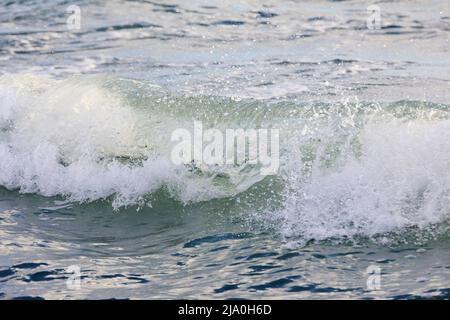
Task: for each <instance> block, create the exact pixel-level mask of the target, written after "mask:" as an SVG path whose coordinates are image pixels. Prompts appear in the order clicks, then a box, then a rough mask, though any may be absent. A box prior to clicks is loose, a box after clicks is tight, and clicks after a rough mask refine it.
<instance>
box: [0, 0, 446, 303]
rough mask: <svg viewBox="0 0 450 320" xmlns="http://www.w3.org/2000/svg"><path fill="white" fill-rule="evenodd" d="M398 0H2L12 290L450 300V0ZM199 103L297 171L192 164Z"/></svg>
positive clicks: (1, 174) (1, 141)
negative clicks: (179, 156)
mask: <svg viewBox="0 0 450 320" xmlns="http://www.w3.org/2000/svg"><path fill="white" fill-rule="evenodd" d="M71 4H76V5H78V6H79V7H80V8H81V29H80V30H68V29H67V25H66V19H67V17H68V16H67V13H66V9H67V7H68V6H69V5H71ZM378 6H379V8H380V12H381V26H382V28H381V29H379V30H369V29H367V25H366V19H367V18H368V16H369V13H368V12H367V4H366V3H364V2H363V1H342V2H341V1H339V2H334V1H301V2H299V1H264V2H259V1H243V2H241V3H239V4H237V3H235V2H233V1H189V2H185V1H170V2H159V1H107V2H106V1H105V2H103V1H73V2H68V1H59V2H58V1H18V2H14V1H4V0H1V1H0V71H1V76H0V110H1V113H0V128H1V134H0V184H1V186H2V189H1V190H0V243H1V246H0V298H5V299H11V298H20V297H22V298H23V297H28V298H31V297H42V298H46V299H62V298H67V299H69V298H94V299H98V298H274V299H281V298H293V299H299V298H313V299H316V298H375V299H376V298H418V297H427V298H430V297H435V298H447V299H448V297H449V290H450V241H449V235H450V234H449V226H448V222H449V212H450V204H449V203H450V182H449V181H450V180H449V179H450V166H449V164H450V161H449V160H450V142H449V141H448V136H449V134H450V108H449V102H450V90H449V89H450V78H449V75H450V54H449V52H450V42H449V39H450V3H449V2H448V1H426V2H425V1H393V2H380V3H378ZM193 120H202V121H204V123H207V124H208V125H209V126H211V127H219V128H228V127H231V128H234V127H244V128H253V127H255V126H258V125H261V126H270V127H275V128H279V129H280V132H281V136H282V139H281V141H280V148H281V149H282V152H281V167H280V174H279V175H277V176H275V177H272V176H271V177H266V178H264V177H260V176H258V174H257V173H256V172H257V170H256V171H255V168H251V167H250V168H237V169H236V168H219V169H217V170H218V171H217V170H216V169H214V170H208V168H200V169H201V170H200V172H198V171H196V170H194V171H193V170H192V169H189V168H188V169H186V170H184V169H180V168H175V167H174V166H173V165H172V164H170V161H169V160H168V158H167V152H168V151H167V146H168V140H169V139H170V134H171V132H172V130H173V129H174V128H178V127H187V126H189V125H192V122H193ZM305 125H306V126H307V129H305ZM224 177H225V178H224ZM73 265H76V266H79V267H80V271H81V286H80V288H78V289H74V288H71V287H70V286H69V287H68V286H67V280H68V279H69V277H71V276H72V273H71V272H70V270H69V269H68V268H69V266H73ZM369 267H370V268H376V270H380V272H381V287H380V289H379V290H376V291H373V290H369V289H370V288H368V287H367V280H368V278H369V276H370V275H369V274H368V268H369ZM377 268H379V269H377ZM369 270H370V269H369Z"/></svg>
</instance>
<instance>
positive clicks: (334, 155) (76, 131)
mask: <svg viewBox="0 0 450 320" xmlns="http://www.w3.org/2000/svg"><path fill="white" fill-rule="evenodd" d="M0 101H1V106H0V131H1V133H0V185H2V186H4V187H6V188H8V189H18V190H20V192H23V193H36V194H40V195H43V196H63V197H66V198H67V199H68V200H69V201H76V202H91V201H96V200H99V199H110V200H111V201H112V205H113V207H114V208H120V207H123V206H129V205H136V204H137V205H141V206H142V205H145V204H148V203H149V201H150V200H149V199H150V196H151V195H152V194H154V193H156V192H157V191H159V190H161V189H164V190H165V191H167V192H168V194H169V195H170V197H171V198H173V199H175V200H176V201H180V202H182V203H185V204H188V203H198V202H202V201H214V199H221V198H227V199H237V198H238V197H239V195H240V194H242V193H243V192H247V195H249V196H250V198H251V197H255V198H257V197H260V198H261V197H262V198H264V199H265V201H266V202H270V200H271V199H274V202H275V198H279V197H280V196H281V198H282V200H281V202H280V204H278V205H277V206H276V208H275V209H274V208H273V207H271V209H270V210H269V209H266V210H264V208H263V209H260V208H259V209H258V213H257V214H256V215H255V216H258V217H261V218H262V219H263V220H264V221H274V220H276V221H282V223H281V224H280V225H281V226H282V227H281V231H282V233H283V235H285V236H286V237H293V236H294V237H296V236H301V237H304V238H305V239H327V238H329V237H353V236H358V235H365V236H371V235H376V234H379V233H386V232H391V231H395V230H402V229H405V228H409V227H417V228H424V227H427V226H430V225H434V224H438V223H443V222H445V221H448V217H449V212H450V201H449V200H450V140H449V139H448V137H449V136H450V109H449V107H448V106H446V105H438V104H426V103H420V102H413V101H402V102H397V103H390V104H377V103H358V102H341V103H335V104H317V103H314V104H301V103H298V102H292V101H253V100H249V101H236V100H233V99H229V98H219V97H211V96H194V97H192V96H182V95H173V94H169V93H167V92H165V91H164V90H162V89H161V88H159V87H157V86H154V85H152V84H150V83H147V82H144V81H137V80H131V79H122V78H116V77H111V76H95V77H80V78H71V79H68V80H53V79H46V78H38V77H33V76H2V77H0ZM194 120H198V121H202V122H203V124H204V125H205V126H208V127H214V128H219V129H226V128H244V129H246V128H257V127H272V128H277V129H279V130H280V163H281V164H280V171H279V174H278V175H276V176H273V177H264V176H261V175H260V174H259V168H258V167H257V166H255V165H240V166H236V165H235V166H230V165H223V166H213V167H208V166H204V165H201V164H193V166H184V165H175V164H173V163H172V161H171V160H170V152H171V143H170V137H171V133H172V132H173V130H175V129H177V128H191V127H192V125H193V121H194ZM267 181H270V182H269V184H267ZM264 183H265V184H266V187H265V188H258V186H261V185H262V184H264ZM252 190H253V191H252ZM258 192H259V193H262V194H258V195H256V194H255V193H258ZM153 201H157V199H156V200H155V199H153Z"/></svg>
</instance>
